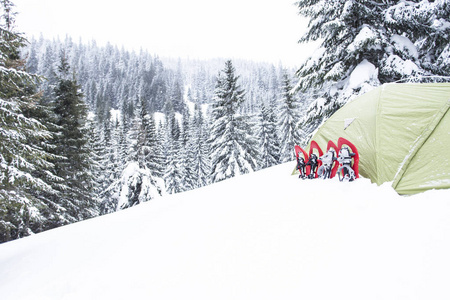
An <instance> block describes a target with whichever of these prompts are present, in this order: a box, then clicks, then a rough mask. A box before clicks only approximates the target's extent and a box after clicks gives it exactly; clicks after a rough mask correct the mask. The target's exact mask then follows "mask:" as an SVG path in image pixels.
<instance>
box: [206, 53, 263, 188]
mask: <svg viewBox="0 0 450 300" xmlns="http://www.w3.org/2000/svg"><path fill="white" fill-rule="evenodd" d="M238 79H239V77H238V76H236V75H235V68H234V66H233V64H232V62H231V60H228V61H226V62H225V68H224V69H223V70H222V71H221V72H220V73H219V75H218V77H217V83H216V88H215V99H214V101H215V102H214V104H213V110H212V124H211V136H210V141H211V154H210V157H211V160H212V168H211V174H212V182H218V181H221V180H224V179H227V178H231V177H234V176H236V175H240V174H245V173H249V172H252V171H254V170H256V168H257V166H258V164H257V162H258V151H257V141H256V139H255V138H254V136H253V133H252V131H251V126H250V124H249V122H248V119H247V117H246V116H244V115H239V113H238V112H239V109H240V106H241V105H242V103H243V101H244V95H245V91H244V90H243V89H242V88H241V87H240V85H239V84H238Z"/></svg>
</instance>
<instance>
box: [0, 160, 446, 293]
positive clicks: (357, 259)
mask: <svg viewBox="0 0 450 300" xmlns="http://www.w3.org/2000/svg"><path fill="white" fill-rule="evenodd" d="M294 166H295V163H294V162H291V163H288V164H284V165H280V166H277V167H274V168H270V169H266V170H263V171H260V172H256V173H252V174H247V175H244V176H240V177H236V178H233V179H230V180H227V181H223V182H220V183H218V184H214V185H211V186H207V187H204V188H202V189H198V190H194V191H190V192H186V193H182V194H177V195H173V196H167V197H163V198H160V199H156V200H152V201H150V202H146V203H143V204H141V205H139V206H136V207H133V208H130V209H127V210H124V211H120V212H118V213H115V214H111V215H107V216H103V217H100V218H96V219H92V220H88V221H84V222H80V223H77V224H73V225H69V226H66V227H62V228H58V229H55V230H51V231H47V232H44V233H41V234H37V235H34V236H31V237H27V238H24V239H21V240H16V241H13V242H9V243H6V244H2V245H0V295H1V297H0V298H1V299H3V300H8V299H14V300H17V299H77V300H78V299H158V300H161V299H208V300H209V299H227V300H229V299H245V300H248V299H327V300H328V299H345V300H349V299H355V300H356V299H358V300H360V299H365V300H368V299H434V300H436V299H449V298H450V290H449V289H448V282H450V272H449V270H450V256H449V255H448V253H450V238H449V237H450V190H439V191H427V192H425V193H422V194H417V195H414V196H409V197H402V196H399V195H398V194H397V193H396V192H395V191H394V190H393V189H392V187H391V186H389V184H384V185H382V186H380V187H378V186H377V185H376V184H372V183H370V181H369V180H368V179H358V180H356V181H355V182H351V183H342V182H339V181H338V180H337V179H336V180H327V181H323V180H317V179H316V180H300V179H298V178H297V177H296V176H291V175H290V174H291V171H292V168H293V167H294Z"/></svg>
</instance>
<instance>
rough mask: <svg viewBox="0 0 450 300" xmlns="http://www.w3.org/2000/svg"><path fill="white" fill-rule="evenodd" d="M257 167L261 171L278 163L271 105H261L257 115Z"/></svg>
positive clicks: (277, 143) (278, 154) (274, 124)
mask: <svg viewBox="0 0 450 300" xmlns="http://www.w3.org/2000/svg"><path fill="white" fill-rule="evenodd" d="M258 139H259V151H260V153H259V157H260V159H259V167H260V168H261V169H264V168H268V167H271V166H275V165H277V164H278V163H279V161H280V144H279V141H278V135H277V123H276V118H275V113H274V111H273V107H272V106H271V105H266V104H264V103H262V104H261V112H260V115H259V128H258Z"/></svg>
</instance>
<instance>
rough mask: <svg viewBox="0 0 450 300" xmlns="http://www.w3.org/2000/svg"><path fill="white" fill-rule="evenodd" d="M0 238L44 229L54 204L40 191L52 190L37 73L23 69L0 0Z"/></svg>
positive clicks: (9, 7)
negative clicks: (46, 200) (39, 105)
mask: <svg viewBox="0 0 450 300" xmlns="http://www.w3.org/2000/svg"><path fill="white" fill-rule="evenodd" d="M0 13H1V16H0V243H1V242H5V241H9V240H11V239H16V238H20V237H23V236H26V235H29V234H31V233H32V232H39V231H42V230H43V229H45V227H46V222H47V219H48V218H52V217H53V216H54V213H55V211H54V210H53V208H54V207H50V206H49V203H44V202H42V201H41V200H42V199H41V198H40V195H41V194H42V193H54V190H53V188H52V182H58V177H57V176H55V174H54V173H52V172H51V170H52V168H53V165H52V164H51V163H50V162H49V160H50V159H51V158H52V157H53V156H52V155H50V154H49V152H48V151H47V147H46V144H47V143H48V141H49V140H50V139H51V137H52V135H51V133H50V132H49V131H48V130H47V128H46V127H45V126H44V124H43V123H42V122H41V121H40V120H39V119H38V117H39V114H40V112H39V109H40V108H39V107H38V105H37V104H38V102H39V100H40V96H39V95H38V94H36V93H35V92H36V84H37V82H38V80H39V77H37V76H36V75H32V74H30V73H28V72H27V71H26V70H25V62H24V61H23V60H21V59H20V55H19V54H20V51H19V50H20V47H23V46H24V45H25V43H26V40H25V38H23V37H22V35H21V34H18V33H16V32H15V29H14V22H15V12H14V4H13V3H12V2H11V1H9V0H1V1H0Z"/></svg>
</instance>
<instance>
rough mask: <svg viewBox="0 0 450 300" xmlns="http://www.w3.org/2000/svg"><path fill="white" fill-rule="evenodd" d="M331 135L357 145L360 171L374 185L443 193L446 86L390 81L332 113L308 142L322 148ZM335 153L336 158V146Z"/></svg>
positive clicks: (448, 127) (448, 163)
mask: <svg viewBox="0 0 450 300" xmlns="http://www.w3.org/2000/svg"><path fill="white" fill-rule="evenodd" d="M332 137H343V138H345V139H347V140H350V141H352V142H353V143H354V144H355V145H356V146H357V147H358V154H359V156H360V157H361V160H360V162H359V165H358V168H359V173H360V175H361V176H362V177H365V178H369V179H370V180H371V181H372V182H373V183H376V184H378V185H381V184H383V183H384V182H392V187H393V188H394V189H395V190H396V191H397V192H398V193H399V194H415V193H420V192H424V191H426V190H430V189H448V188H450V150H449V149H450V83H422V84H420V83H389V84H384V85H382V86H380V87H378V88H375V89H373V90H371V91H370V92H367V93H365V94H364V95H361V96H359V97H357V98H355V99H354V100H352V101H350V102H348V103H347V104H345V105H344V106H343V107H341V108H340V109H339V110H338V111H336V112H335V113H334V114H333V115H332V116H331V117H330V118H329V119H328V120H327V121H326V122H324V124H322V125H321V126H320V128H319V129H318V130H317V132H316V133H315V134H314V135H313V137H312V140H314V141H315V143H316V144H317V143H318V144H320V145H326V144H327V142H328V140H329V139H330V138H332ZM338 146H339V145H338ZM310 147H313V143H311V146H310ZM328 149H329V147H327V152H328ZM335 150H336V152H335V153H336V156H338V152H337V151H338V150H340V147H338V149H335ZM350 150H351V148H350ZM313 152H315V153H317V152H318V151H316V150H314V151H313ZM350 153H351V152H350ZM353 153H355V152H354V151H353ZM319 154H320V153H319ZM320 156H322V154H320V155H319V156H318V157H319V158H320ZM352 159H353V160H355V157H353V158H352ZM344 160H345V159H344ZM344 160H343V161H344ZM305 161H306V162H308V160H307V159H306V160H305ZM319 164H320V162H319ZM323 164H324V163H323ZM318 168H320V166H318ZM328 168H329V166H328ZM332 168H334V166H333V167H332ZM344 169H347V168H346V167H344ZM344 169H341V171H343V170H344ZM353 169H354V168H353ZM347 170H348V171H349V172H350V173H351V171H350V170H349V169H347ZM305 171H306V169H305ZM354 171H355V177H356V170H355V169H354ZM327 172H328V169H327ZM332 172H333V169H332ZM306 173H307V172H306ZM332 174H333V173H331V175H330V176H332ZM308 175H309V173H308ZM349 177H351V174H349Z"/></svg>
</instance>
